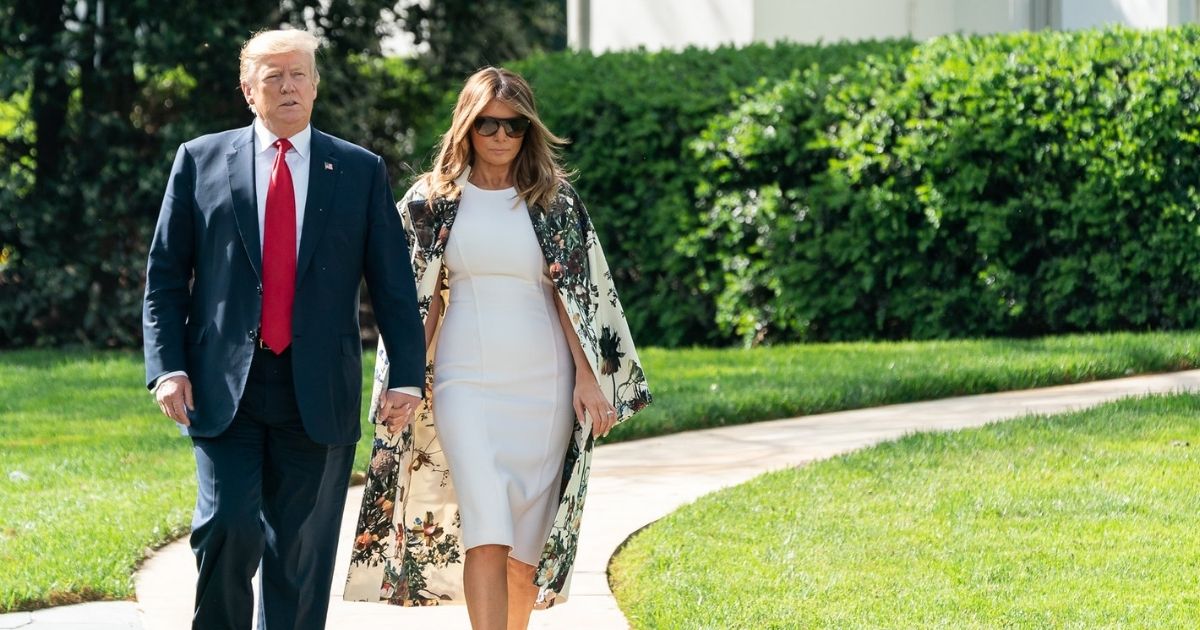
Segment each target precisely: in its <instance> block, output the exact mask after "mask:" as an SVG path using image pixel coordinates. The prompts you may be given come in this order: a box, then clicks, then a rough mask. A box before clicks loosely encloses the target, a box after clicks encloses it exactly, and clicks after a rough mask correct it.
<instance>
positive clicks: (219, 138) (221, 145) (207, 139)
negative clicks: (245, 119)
mask: <svg viewBox="0 0 1200 630" xmlns="http://www.w3.org/2000/svg"><path fill="white" fill-rule="evenodd" d="M249 138H250V128H249V127H239V128H237V129H227V130H225V131H218V132H216V133H208V134H204V135H203V136H198V137H195V138H192V139H191V140H188V141H187V142H184V143H183V146H184V148H185V149H186V150H187V151H188V152H189V153H192V154H196V153H203V152H208V151H214V150H222V151H224V150H227V149H229V148H230V147H233V146H235V145H236V144H237V143H238V142H239V141H240V140H248V139H249Z"/></svg>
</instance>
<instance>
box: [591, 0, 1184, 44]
mask: <svg viewBox="0 0 1200 630" xmlns="http://www.w3.org/2000/svg"><path fill="white" fill-rule="evenodd" d="M567 12H568V24H569V31H570V32H569V33H568V40H569V42H570V45H571V46H572V47H574V48H586V49H588V50H592V51H595V52H603V51H606V50H622V49H629V48H637V47H638V46H644V47H646V48H647V49H650V50H657V49H661V48H669V49H680V48H684V47H686V46H689V45H696V46H703V47H713V46H717V45H720V44H727V43H732V44H738V45H743V44H747V43H750V42H752V41H766V42H770V41H778V40H789V41H794V42H802V43H811V42H817V41H825V42H833V41H839V40H859V39H878V38H886V37H905V36H908V37H913V38H915V39H928V38H930V37H936V36H938V35H945V34H948V33H973V34H988V33H1005V32H1012V31H1022V30H1033V29H1039V28H1043V27H1051V28H1061V29H1068V30H1069V29H1079V28H1092V27H1096V26H1105V25H1108V24H1125V25H1127V26H1132V27H1135V28H1160V27H1163V26H1168V25H1171V24H1182V23H1186V22H1193V21H1196V20H1197V19H1200V0H568V3H567ZM583 28H586V33H583V32H581V29H583Z"/></svg>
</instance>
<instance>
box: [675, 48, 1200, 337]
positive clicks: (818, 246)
mask: <svg viewBox="0 0 1200 630" xmlns="http://www.w3.org/2000/svg"><path fill="white" fill-rule="evenodd" d="M1198 39H1200V30H1197V29H1196V28H1186V29H1182V30H1169V31H1157V32H1142V31H1133V30H1126V29H1116V30H1107V31H1088V32H1075V33H1038V34H1018V35H1005V36H993V37H971V38H962V37H946V38H939V39H935V40H932V41H930V42H927V43H925V44H923V45H921V46H920V47H917V48H915V49H913V50H912V51H911V52H908V53H904V54H893V55H887V56H879V57H875V58H872V59H870V60H868V61H867V62H866V63H864V64H861V65H859V66H857V67H855V68H852V69H850V70H849V71H847V72H842V73H838V74H835V75H828V74H823V73H820V72H816V71H808V72H804V73H802V74H798V75H796V76H794V77H792V78H791V79H790V80H788V81H785V82H782V83H779V84H777V85H767V86H760V87H758V88H757V89H755V90H751V91H750V92H748V93H747V94H746V95H745V96H744V97H743V102H742V103H741V104H740V105H739V107H737V108H736V109H735V110H734V111H733V112H731V113H730V114H728V115H726V116H724V117H720V118H718V119H716V120H714V121H713V122H712V123H711V124H710V126H709V127H708V129H706V130H705V131H704V132H703V133H702V134H701V137H700V138H699V139H698V140H697V141H695V142H694V143H693V146H692V148H693V151H694V152H695V154H696V155H697V157H698V159H700V160H701V161H702V162H703V164H704V167H703V172H704V177H705V180H706V181H705V183H704V184H703V185H701V186H700V187H699V189H698V197H699V199H700V200H701V203H702V205H703V207H704V214H705V221H704V225H703V226H702V228H701V229H699V230H696V231H694V232H693V233H692V234H690V235H689V237H688V239H686V243H688V245H689V246H690V247H691V248H692V249H693V250H694V251H701V252H704V251H707V252H715V253H716V254H715V256H709V257H707V258H702V259H701V264H699V265H698V266H699V267H700V268H702V269H703V272H702V273H703V275H704V280H705V283H706V285H707V286H709V287H710V291H711V293H712V294H714V295H715V296H717V303H718V323H719V326H720V327H721V329H722V330H723V331H724V332H726V333H729V334H737V335H739V336H740V337H741V338H742V339H744V340H745V341H747V342H751V343H752V342H754V341H760V340H766V341H772V340H776V341H777V340H820V339H856V338H934V337H958V336H981V335H1018V336H1026V335H1035V334H1047V333H1063V332H1072V331H1099V330H1117V329H1135V330H1136V329H1178V328H1189V327H1194V326H1196V325H1198V324H1200V300H1198V299H1197V297H1198V295H1197V294H1198V293H1200V290H1198V289H1200V282H1197V281H1198V280H1200V224H1197V222H1196V211H1197V209H1198V208H1200V194H1198V193H1197V182H1200V131H1197V130H1200V99H1198V97H1197V91H1198V89H1200V78H1198V77H1197V74H1196V68H1197V67H1198V66H1200V64H1198V61H1200V59H1198V53H1197V50H1198V49H1197V43H1198Z"/></svg>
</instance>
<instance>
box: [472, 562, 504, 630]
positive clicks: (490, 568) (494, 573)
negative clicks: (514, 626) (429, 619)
mask: <svg viewBox="0 0 1200 630" xmlns="http://www.w3.org/2000/svg"><path fill="white" fill-rule="evenodd" d="M507 564H508V547H505V546H503V545H480V546H478V547H471V548H470V549H468V550H467V558H466V560H465V561H464V562H463V590H464V591H465V594H466V597H467V616H469V617H470V618H471V628H473V629H474V630H504V627H505V623H506V620H507V619H508V614H509V613H508V580H507Z"/></svg>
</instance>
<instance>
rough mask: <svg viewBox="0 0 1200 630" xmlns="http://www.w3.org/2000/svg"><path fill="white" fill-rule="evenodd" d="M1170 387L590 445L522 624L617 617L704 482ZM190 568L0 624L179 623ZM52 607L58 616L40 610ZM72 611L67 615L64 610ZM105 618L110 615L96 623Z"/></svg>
mask: <svg viewBox="0 0 1200 630" xmlns="http://www.w3.org/2000/svg"><path fill="white" fill-rule="evenodd" d="M1173 391H1200V370H1193V371H1189V372H1177V373H1172V374H1159V375H1152V376H1138V377H1132V378H1124V379H1117V380H1111V381H1098V382H1093V383H1084V384H1080V385H1066V386H1061V387H1050V388H1043V389H1033V390H1024V391H1017V392H1005V393H1000V394H985V395H981V396H966V397H961V398H950V399H944V400H937V401H930V402H922V403H910V404H903V405H890V406H886V407H875V408H871V409H860V410H856V411H844V412H838V413H829V414H821V415H815V416H806V417H802V418H795V419H791V420H777V421H771V422H760V423H755V424H749V425H741V426H734V427H724V428H719V429H710V430H704V431H693V432H689V433H681V434H676V435H670V436H664V437H659V438H651V439H647V440H638V441H635V442H625V443H620V444H611V445H605V446H601V447H599V449H598V450H597V453H596V456H595V459H594V460H593V467H592V478H591V482H590V487H589V491H588V499H587V501H588V505H587V510H586V511H585V514H586V516H585V517H584V522H583V531H582V533H581V535H580V541H581V548H580V552H579V556H578V559H577V561H576V562H577V564H576V568H575V577H574V581H573V583H572V587H571V601H570V602H568V603H567V604H564V605H563V606H560V607H556V608H553V609H550V610H548V611H544V612H535V613H534V615H533V621H532V623H531V626H530V627H532V628H571V629H572V630H582V629H585V628H597V629H608V628H626V627H628V623H627V622H626V620H625V617H624V616H623V615H622V614H621V611H620V610H619V609H618V608H617V606H616V602H615V601H614V600H613V597H612V593H611V592H610V591H609V589H608V583H607V580H606V577H605V576H606V572H605V571H606V567H607V564H608V560H609V558H610V557H611V556H612V554H613V552H614V551H615V550H616V548H617V546H618V545H619V544H621V542H622V541H624V540H625V539H626V538H627V537H628V536H629V535H630V534H631V533H633V532H634V531H636V530H638V529H639V528H641V527H642V526H644V525H646V524H647V523H650V522H653V521H654V520H656V519H658V518H661V517H662V516H664V515H666V514H668V513H670V512H672V511H674V510H675V509H676V508H678V507H679V506H680V505H683V504H685V503H688V502H690V501H693V500H695V499H696V498H697V497H699V496H701V495H703V494H707V493H709V492H712V491H713V490H717V489H719V488H723V487H726V486H731V485H735V484H738V483H741V482H743V481H746V480H747V479H750V478H751V477H754V476H756V475H759V474H761V473H763V472H766V471H769V470H775V469H779V468H783V467H788V466H796V465H799V464H803V463H805V462H809V461H812V460H815V459H823V458H827V457H832V456H834V455H838V454H841V453H845V452H848V451H852V450H855V449H859V448H862V447H864V446H869V445H871V444H875V443H877V442H881V441H885V440H890V439H895V438H897V437H900V436H903V435H905V434H907V433H912V432H915V431H940V430H952V429H960V428H966V427H975V426H980V425H983V424H987V423H989V422H994V421H998V420H1006V419H1011V418H1016V417H1020V416H1024V415H1027V414H1031V413H1039V414H1048V413H1058V412H1062V411H1068V410H1074V409H1082V408H1086V407H1090V406H1093V405H1097V404H1100V403H1103V402H1106V401H1110V400H1114V399H1117V398H1124V397H1128V396H1138V395H1143V394H1149V393H1163V392H1173ZM361 492H362V490H361V488H355V489H353V491H352V492H351V495H350V498H349V501H348V502H347V509H346V516H345V519H344V520H343V523H342V535H341V540H342V542H343V543H346V542H348V541H349V540H350V538H351V536H350V533H351V528H352V527H353V522H354V518H355V517H356V516H357V510H358V503H359V499H360V497H361ZM348 553H349V551H348V549H347V548H346V547H345V545H344V544H343V547H342V549H340V550H339V565H338V572H337V576H339V577H338V578H335V582H340V576H344V575H345V574H346V567H347V565H348V563H349V556H348ZM194 567H195V565H194V563H193V560H192V555H191V551H190V550H189V548H188V545H187V542H186V540H184V541H180V542H176V543H173V544H171V545H169V546H167V547H165V548H163V549H162V550H160V551H159V552H158V553H156V554H155V555H154V557H152V558H151V559H150V560H149V561H147V562H146V564H145V566H144V567H143V568H142V570H141V571H140V572H139V573H138V574H137V576H136V586H137V597H138V601H137V602H136V603H133V602H107V603H102V604H85V605H81V606H72V607H68V608H62V609H50V610H47V611H43V612H41V613H34V614H33V615H32V616H30V615H29V614H28V613H18V615H25V617H22V618H21V620H23V621H25V622H26V624H27V625H20V626H19V625H16V623H17V622H18V615H0V629H4V628H13V627H25V628H32V629H34V630H57V629H60V628H61V629H63V630H68V629H69V630H116V629H118V628H120V629H127V628H134V629H136V628H139V625H138V624H137V623H136V622H131V621H130V617H129V616H128V615H129V612H130V611H131V610H136V611H140V614H141V616H140V622H141V628H144V630H180V629H183V628H186V627H187V625H188V619H189V618H190V614H191V613H190V611H191V598H192V591H191V588H192V584H193V581H194V580H195V575H196V573H195V568H194ZM331 597H332V602H333V603H332V606H331V609H330V618H329V624H328V627H329V628H330V630H343V629H347V630H349V629H353V628H359V627H363V624H378V626H377V627H400V626H401V625H403V626H404V627H436V628H450V629H452V628H469V625H468V624H467V618H466V610H465V609H464V608H462V607H460V606H450V607H443V608H419V609H414V608H403V609H401V608H394V607H391V606H383V605H379V604H366V603H348V602H343V601H342V599H341V584H340V583H337V584H335V585H334V592H333V593H332V594H331ZM105 606H106V607H107V608H106V609H102V608H101V607H105ZM72 611H74V612H72ZM55 615H57V616H58V618H59V620H58V621H54V620H51V619H50V618H49V617H52V616H55ZM43 616H44V617H45V620H43V619H42V617H43ZM72 616H74V618H75V622H71V621H70V620H69V619H68V618H71V617H72ZM105 617H106V618H105ZM30 620H32V623H31V625H30V624H29V622H30ZM105 621H109V622H111V623H108V624H107V625H103V624H104V622H105Z"/></svg>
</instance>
